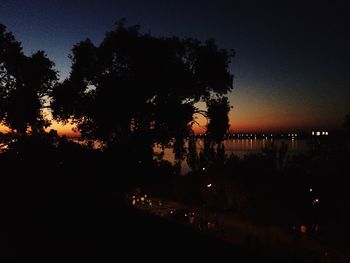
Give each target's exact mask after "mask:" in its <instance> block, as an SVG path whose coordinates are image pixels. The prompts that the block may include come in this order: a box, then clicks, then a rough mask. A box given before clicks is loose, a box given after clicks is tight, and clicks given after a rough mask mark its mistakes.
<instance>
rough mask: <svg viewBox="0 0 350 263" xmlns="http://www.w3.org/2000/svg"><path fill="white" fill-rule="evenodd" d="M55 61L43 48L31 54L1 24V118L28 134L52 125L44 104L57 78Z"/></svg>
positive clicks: (5, 123) (12, 126)
mask: <svg viewBox="0 0 350 263" xmlns="http://www.w3.org/2000/svg"><path fill="white" fill-rule="evenodd" d="M53 67H54V63H53V62H52V61H51V60H49V59H48V58H47V57H46V55H45V53H44V52H43V51H37V52H36V53H34V54H32V55H31V56H29V57H28V56H26V55H24V54H23V52H22V47H21V44H20V43H19V42H18V41H16V40H15V38H14V36H13V35H12V33H11V32H7V31H6V27H5V26H4V25H2V24H0V122H1V123H2V124H4V125H6V126H8V127H9V128H10V129H11V130H12V131H15V132H17V133H18V134H20V135H25V134H26V133H27V129H28V128H29V129H30V130H31V131H32V133H37V132H40V131H43V129H44V128H45V127H47V126H48V125H49V121H48V120H47V119H46V118H45V113H44V108H45V107H48V99H49V97H50V94H51V91H52V88H53V86H54V84H55V82H56V80H57V73H56V71H55V70H54V69H53Z"/></svg>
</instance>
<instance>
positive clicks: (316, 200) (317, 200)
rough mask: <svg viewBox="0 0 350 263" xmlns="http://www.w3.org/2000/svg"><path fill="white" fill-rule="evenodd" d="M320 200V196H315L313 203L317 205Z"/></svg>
mask: <svg viewBox="0 0 350 263" xmlns="http://www.w3.org/2000/svg"><path fill="white" fill-rule="evenodd" d="M319 202H320V200H319V199H318V198H315V199H314V200H313V201H312V204H314V205H316V204H318V203H319Z"/></svg>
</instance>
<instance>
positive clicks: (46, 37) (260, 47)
mask: <svg viewBox="0 0 350 263" xmlns="http://www.w3.org/2000/svg"><path fill="white" fill-rule="evenodd" d="M304 2H307V3H304ZM349 11H350V9H349V7H348V6H347V4H346V1H275V2H271V1H249V0H248V1H233V0H231V1H224V0H216V1H209V0H207V1H205V0H203V1H133V0H130V1H103V0H99V1H80V0H79V1H56V0H52V1H39V0H37V1H36V0H32V1H29V0H28V1H15V0H12V1H10V0H1V5H0V23H4V24H5V25H6V26H7V27H8V30H9V31H12V32H13V33H14V35H15V37H16V38H17V40H19V41H21V42H22V44H23V47H24V50H25V52H26V53H31V52H33V51H35V50H37V49H43V50H45V51H46V52H47V54H48V56H49V57H50V58H51V59H52V60H54V61H55V63H56V67H57V69H58V70H59V71H60V74H61V78H64V77H65V76H67V74H68V72H69V67H70V61H69V59H68V54H69V52H70V49H71V48H72V46H73V45H74V44H75V43H77V42H78V41H80V40H83V39H85V38H87V37H89V38H91V39H92V40H93V41H94V42H95V43H96V44H98V43H99V42H100V41H101V40H102V38H103V36H104V33H105V32H106V31H108V30H111V29H112V28H113V24H114V22H115V21H116V20H118V19H120V18H122V17H126V18H127V19H128V21H129V23H130V24H135V23H140V24H141V27H142V30H144V31H150V32H151V33H152V34H154V35H164V36H171V35H179V36H188V37H195V38H199V39H201V40H205V39H207V38H211V37H213V38H215V39H216V40H217V42H218V44H219V46H221V47H223V48H233V49H235V50H236V53H237V54H236V57H235V59H234V61H233V63H232V67H231V70H232V72H233V73H234V75H235V80H234V91H233V92H232V94H230V100H231V103H232V105H233V106H234V109H233V110H232V112H231V113H230V119H231V128H232V129H233V130H236V131H237V130H245V131H251V130H252V131H255V130H300V129H312V128H313V127H329V128H333V127H337V126H339V125H341V122H342V120H343V118H344V116H345V114H346V113H350V81H349V76H350V51H349V47H350V27H349V25H350V23H349V22H350V18H349V17H348V13H349Z"/></svg>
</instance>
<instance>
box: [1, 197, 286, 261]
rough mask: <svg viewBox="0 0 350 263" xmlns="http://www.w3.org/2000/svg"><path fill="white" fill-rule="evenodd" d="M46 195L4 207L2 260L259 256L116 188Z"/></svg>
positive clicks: (246, 258)
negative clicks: (129, 201) (139, 206)
mask: <svg viewBox="0 0 350 263" xmlns="http://www.w3.org/2000/svg"><path fill="white" fill-rule="evenodd" d="M41 194H42V193H41ZM43 197H44V196H35V194H33V195H32V196H27V198H26V199H22V200H17V205H18V206H17V207H12V208H7V209H5V210H3V211H6V213H4V214H2V221H1V229H0V231H1V239H0V240H1V250H2V251H1V255H2V256H1V257H2V260H1V261H2V262H117V261H119V260H128V261H129V260H130V261H133V260H136V259H138V260H143V261H145V260H157V259H158V260H162V261H163V260H165V261H167V260H174V259H182V260H188V259H190V258H191V259H194V260H201V259H209V258H212V259H215V260H219V261H223V260H234V261H235V262H258V261H257V260H259V261H260V260H261V258H260V257H259V256H260V255H257V253H256V252H250V251H244V250H240V249H237V248H234V247H232V246H230V245H229V244H227V243H225V242H223V241H219V240H216V239H214V238H212V237H210V236H206V235H204V234H201V233H198V232H194V231H193V230H192V229H190V228H187V227H186V226H182V225H177V224H173V223H170V222H168V221H164V220H163V219H160V218H157V217H153V216H151V215H146V214H143V213H142V212H140V211H136V210H134V209H132V208H129V207H127V206H125V205H123V203H122V202H121V199H120V196H118V195H116V194H114V195H113V194H105V195H95V196H94V197H92V196H91V195H90V197H87V195H84V193H80V194H72V193H69V192H66V193H60V194H59V193H56V194H50V195H49V196H45V198H43ZM12 204H14V203H12ZM266 260H268V262H271V260H270V259H267V258H266ZM284 262H287V259H286V260H285V261H284Z"/></svg>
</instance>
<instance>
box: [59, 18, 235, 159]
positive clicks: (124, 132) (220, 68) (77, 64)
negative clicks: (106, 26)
mask: <svg viewBox="0 0 350 263" xmlns="http://www.w3.org/2000/svg"><path fill="white" fill-rule="evenodd" d="M232 56H233V52H228V51H226V50H223V49H219V48H218V47H217V46H216V44H215V42H214V41H213V40H209V41H207V42H205V43H201V42H200V41H198V40H195V39H180V38H177V37H171V38H160V37H154V36H151V35H150V34H144V33H141V32H140V30H139V26H137V25H136V26H130V27H127V26H126V25H125V20H121V21H120V22H118V23H117V24H116V28H115V30H113V31H111V32H109V33H107V34H106V36H105V38H104V40H103V41H102V43H101V44H100V45H99V46H95V45H94V44H93V43H92V42H91V41H90V40H89V39H87V40H85V41H82V42H80V43H78V44H76V45H75V46H74V47H73V49H72V55H71V59H72V69H71V74H70V77H69V78H68V79H66V80H65V81H64V82H63V83H62V84H61V85H58V86H57V87H56V88H55V90H54V92H53V103H52V109H53V113H54V117H55V118H56V119H58V120H61V121H67V120H70V119H71V120H72V121H73V122H74V123H76V124H77V129H78V130H79V131H80V132H81V134H82V136H83V137H84V138H86V139H94V140H100V141H102V142H104V143H105V144H106V145H112V144H114V143H118V142H120V141H125V140H130V138H131V137H130V136H133V135H134V134H137V136H138V137H139V136H140V134H143V135H145V136H151V138H152V139H153V140H154V141H157V142H160V143H162V144H167V143H169V142H173V143H175V147H174V149H176V150H178V151H179V152H178V156H179V158H181V151H182V150H181V147H180V145H181V144H183V141H184V139H185V138H186V137H187V136H188V135H189V134H190V132H191V125H192V123H193V115H194V114H195V112H196V111H198V110H199V109H198V108H196V107H195V103H196V102H198V101H208V102H209V105H211V104H213V102H210V101H211V97H212V96H213V95H215V94H216V95H219V96H221V97H222V99H221V104H223V103H225V102H227V99H226V100H225V99H224V98H225V97H224V95H225V94H227V93H228V92H229V91H231V89H232V79H233V76H232V74H231V73H230V72H229V69H228V66H229V63H230V62H231V58H232ZM210 107H211V106H210ZM214 115H215V113H213V114H212V115H211V116H212V117H213V120H212V122H213V123H215V121H214V118H215V117H214ZM221 118H222V119H224V118H223V117H221ZM224 121H225V120H224ZM225 125H226V124H225ZM225 127H226V126H225ZM222 128H224V127H222ZM210 129H211V130H212V128H210ZM147 138H149V137H147ZM151 143H152V142H151ZM176 144H179V145H176Z"/></svg>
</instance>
